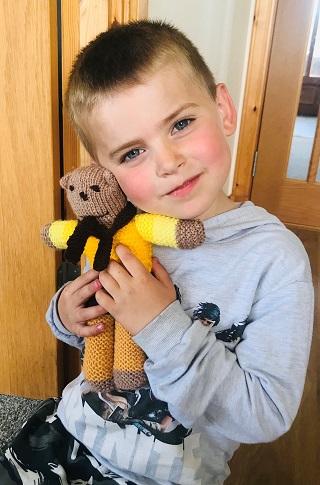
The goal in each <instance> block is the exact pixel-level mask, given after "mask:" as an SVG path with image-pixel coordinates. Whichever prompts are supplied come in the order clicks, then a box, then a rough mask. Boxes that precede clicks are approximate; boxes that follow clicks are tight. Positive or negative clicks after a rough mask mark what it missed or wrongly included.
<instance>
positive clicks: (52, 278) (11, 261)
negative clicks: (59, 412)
mask: <svg viewBox="0 0 320 485" xmlns="http://www.w3.org/2000/svg"><path fill="white" fill-rule="evenodd" d="M146 6H147V2H146V1H139V0H135V1H129V0H117V1H114V0H112V1H111V0H109V2H108V0H87V1H85V0H82V1H81V2H79V1H78V0H59V1H56V0H17V1H10V2H8V1H7V0H0V11H1V15H0V42H1V52H0V107H1V117H0V132H1V140H0V144H1V147H0V177H1V191H0V202H1V211H0V241H1V245H0V263H1V264H0V267H1V280H0V281H1V284H0V346H1V353H0V393H4V394H12V395H20V396H25V397H33V398H45V397H48V396H57V395H58V394H59V393H60V392H61V390H62V388H63V386H64V385H65V383H66V381H68V380H69V378H70V376H71V374H72V371H73V372H75V371H76V370H77V366H78V364H77V360H76V359H75V356H74V354H73V353H72V352H70V351H69V350H68V349H67V348H66V346H65V347H64V346H63V345H62V344H61V343H59V342H58V341H57V340H56V339H55V337H54V336H53V335H52V333H51V330H50V329H49V327H48V325H47V324H46V321H45V312H46V309H47V307H48V303H49V301H50V299H51V297H52V295H53V294H54V292H55V289H56V269H57V266H58V265H59V258H60V255H59V254H56V253H54V252H53V251H50V250H49V249H48V248H47V247H46V246H45V245H44V244H43V243H42V241H41V239H40V227H41V226H42V225H43V224H45V223H47V222H50V221H52V220H55V219H59V218H61V204H60V198H61V192H60V187H59V178H60V176H61V175H62V173H63V172H64V171H65V172H67V171H69V170H71V169H72V168H74V167H76V166H78V165H80V164H84V163H86V162H87V156H86V154H85V152H84V151H83V150H82V149H80V146H79V144H78V142H77V140H76V138H75V136H74V134H73V132H72V130H71V128H70V126H69V125H68V122H67V120H65V118H64V116H63V110H62V109H61V106H62V100H61V93H62V92H63V90H64V88H65V85H66V79H67V75H68V72H69V70H70V67H71V65H72V62H73V59H74V57H75V54H76V53H77V51H78V50H79V47H81V46H83V45H84V44H86V43H87V42H88V41H89V40H90V39H91V38H93V37H95V36H96V35H97V34H98V33H99V32H101V31H102V30H105V29H107V28H108V26H109V25H110V24H111V23H112V22H113V20H115V19H117V20H118V21H124V20H127V19H129V18H137V17H139V16H141V17H142V16H145V15H146ZM59 37H60V39H59ZM59 43H61V48H59ZM59 57H60V58H59ZM59 66H61V67H62V69H60V68H59ZM71 377H72V376H71Z"/></svg>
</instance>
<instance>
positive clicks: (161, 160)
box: [156, 147, 186, 177]
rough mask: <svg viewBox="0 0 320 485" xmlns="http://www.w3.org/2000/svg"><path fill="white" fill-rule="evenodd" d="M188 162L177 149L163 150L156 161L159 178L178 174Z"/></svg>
mask: <svg viewBox="0 0 320 485" xmlns="http://www.w3.org/2000/svg"><path fill="white" fill-rule="evenodd" d="M185 162H186V160H185V157H184V155H183V154H182V153H180V152H179V151H178V150H177V149H175V148H172V147H171V148H168V147H166V148H165V149H163V150H161V151H160V153H159V154H158V155H157V159H156V172H157V175H158V177H165V176H166V175H171V174H174V173H176V172H177V170H178V169H179V168H180V167H181V166H183V165H184V164H185Z"/></svg>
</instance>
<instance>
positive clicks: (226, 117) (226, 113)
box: [216, 83, 237, 136]
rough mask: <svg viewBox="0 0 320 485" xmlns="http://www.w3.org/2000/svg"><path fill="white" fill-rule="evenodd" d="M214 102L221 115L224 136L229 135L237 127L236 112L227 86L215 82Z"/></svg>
mask: <svg viewBox="0 0 320 485" xmlns="http://www.w3.org/2000/svg"><path fill="white" fill-rule="evenodd" d="M216 103H217V107H218V111H219V113H220V115H221V121H222V124H223V128H224V133H225V135H226V136H230V135H232V134H233V133H234V132H235V129H236V127H237V112H236V109H235V107H234V104H233V101H232V98H231V96H230V94H229V91H228V89H227V86H226V85H225V84H223V83H220V84H217V98H216Z"/></svg>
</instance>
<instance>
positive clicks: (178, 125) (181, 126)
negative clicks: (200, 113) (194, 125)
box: [173, 118, 192, 131]
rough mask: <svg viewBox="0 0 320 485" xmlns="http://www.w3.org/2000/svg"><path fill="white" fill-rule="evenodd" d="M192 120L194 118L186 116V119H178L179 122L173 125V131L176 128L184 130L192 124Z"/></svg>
mask: <svg viewBox="0 0 320 485" xmlns="http://www.w3.org/2000/svg"><path fill="white" fill-rule="evenodd" d="M191 121H192V120H191V119H190V118H185V119H184V120H180V121H178V122H177V123H176V124H175V125H174V127H173V131H175V130H176V131H182V130H184V129H185V128H187V126H189V125H190V123H191Z"/></svg>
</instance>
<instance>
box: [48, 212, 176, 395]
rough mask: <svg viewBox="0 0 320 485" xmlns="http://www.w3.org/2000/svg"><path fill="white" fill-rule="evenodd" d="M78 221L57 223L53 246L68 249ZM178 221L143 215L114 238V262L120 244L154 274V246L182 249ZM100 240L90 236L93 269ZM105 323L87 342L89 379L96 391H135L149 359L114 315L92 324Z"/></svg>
mask: <svg viewBox="0 0 320 485" xmlns="http://www.w3.org/2000/svg"><path fill="white" fill-rule="evenodd" d="M77 223H78V221H56V222H53V223H52V224H51V226H50V228H49V238H48V239H49V240H50V243H51V246H54V247H55V248H56V249H66V247H67V241H68V238H69V237H70V236H71V234H72V233H73V231H74V229H75V227H76V225H77ZM177 223H178V219H174V218H171V217H167V216H160V215H155V214H139V215H136V216H135V217H134V219H133V220H132V221H130V222H129V224H127V225H126V226H125V227H123V228H122V229H120V230H119V231H118V232H117V233H116V234H115V236H114V238H113V245H112V250H111V256H110V257H111V259H114V260H116V261H119V258H118V256H117V254H116V252H115V248H116V247H117V246H118V245H119V244H123V245H125V246H127V247H128V248H129V249H130V250H131V251H132V253H133V254H134V255H135V256H136V257H137V258H138V259H139V260H140V261H141V262H142V264H143V265H144V266H145V267H146V268H147V270H148V271H151V268H152V243H153V244H157V245H162V246H170V247H178V244H177V239H176V229H177ZM98 243H99V241H98V239H96V238H95V237H89V238H88V240H87V243H86V246H85V249H84V254H85V255H86V256H87V257H88V259H89V261H90V265H91V267H92V266H93V261H94V257H95V254H96V251H97V247H98ZM98 321H104V323H105V327H106V329H105V331H104V332H103V333H102V334H100V335H97V336H95V337H91V338H88V339H86V344H85V353H84V361H83V371H84V375H85V378H86V379H87V381H88V382H89V384H90V385H91V388H92V389H93V390H96V391H110V390H112V389H113V388H116V389H135V388H138V387H141V386H143V385H145V384H146V383H147V378H146V375H145V373H144V369H143V366H144V362H145V359H146V356H145V354H144V352H143V351H142V350H141V349H140V347H139V346H138V345H137V344H135V342H133V340H132V338H131V335H130V334H129V332H127V331H126V330H125V329H124V328H123V327H122V326H121V325H120V324H119V323H118V322H114V319H113V318H112V317H111V316H110V315H105V316H103V317H99V318H97V319H95V320H91V321H89V322H88V324H89V325H92V324H94V323H96V322H98Z"/></svg>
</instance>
